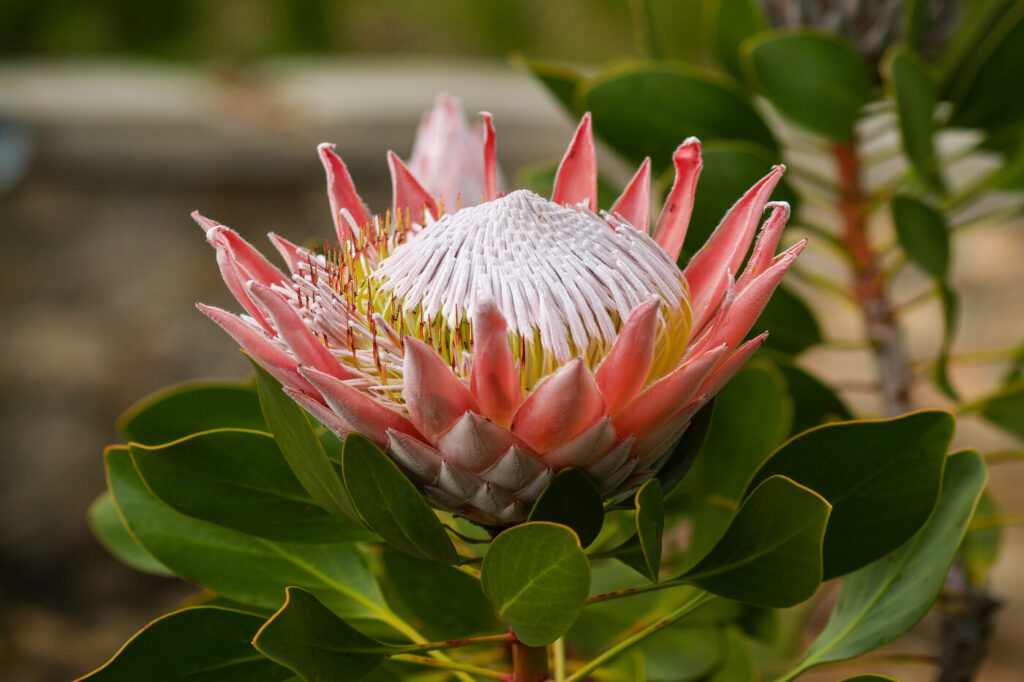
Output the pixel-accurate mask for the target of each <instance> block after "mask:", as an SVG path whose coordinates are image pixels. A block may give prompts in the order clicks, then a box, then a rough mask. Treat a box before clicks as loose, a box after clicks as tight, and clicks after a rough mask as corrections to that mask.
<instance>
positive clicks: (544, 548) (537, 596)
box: [481, 522, 590, 646]
mask: <svg viewBox="0 0 1024 682" xmlns="http://www.w3.org/2000/svg"><path fill="white" fill-rule="evenodd" d="M481 578H482V581H483V589H484V594H486V595H487V598H488V599H490V600H491V603H492V604H494V606H495V608H497V610H498V614H499V615H500V616H501V617H502V618H503V619H505V621H506V622H507V623H508V624H509V625H510V626H512V630H513V631H514V632H515V633H516V636H517V637H518V638H519V639H520V640H521V641H522V642H523V643H525V644H527V645H529V646H545V645H547V644H550V643H551V642H553V641H555V640H556V639H558V638H559V637H561V636H562V635H563V634H564V633H565V631H566V630H568V629H569V627H570V626H572V624H573V622H575V620H576V617H577V616H578V615H579V613H580V610H581V609H582V608H583V603H584V602H585V601H586V599H587V593H588V592H589V589H590V562H589V561H588V560H587V556H586V554H584V553H583V550H582V549H581V548H580V545H579V539H578V538H577V537H576V534H575V533H574V532H573V531H572V530H571V529H569V528H567V527H566V526H560V525H558V524H554V523H547V522H533V523H524V524H522V525H519V526H514V527H512V528H509V529H508V530H506V531H504V532H502V533H501V534H500V535H498V537H496V538H495V539H494V542H492V543H491V546H490V548H489V549H488V550H487V554H486V555H485V556H484V562H483V566H482V569H481Z"/></svg>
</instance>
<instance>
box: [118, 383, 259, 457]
mask: <svg viewBox="0 0 1024 682" xmlns="http://www.w3.org/2000/svg"><path fill="white" fill-rule="evenodd" d="M117 425H118V429H119V430H120V431H121V433H122V434H124V437H125V438H126V439H127V440H129V441H131V442H133V443H141V444H142V445H160V444H162V443H169V442H171V441H172V440H178V439H179V438H184V437H185V436H188V435H191V434H193V433H198V432H200V431H209V430H211V429H223V428H236V429H252V430H254V431H266V430H267V422H266V420H265V419H264V418H263V412H262V411H261V410H260V402H259V398H258V397H257V396H256V391H255V389H254V388H253V386H252V384H245V383H241V382H231V381H187V382H184V383H180V384H174V385H172V386H168V387H166V388H163V389H161V390H159V391H157V392H156V393H153V394H151V395H148V396H146V397H145V398H143V399H142V400H140V401H139V402H137V403H135V404H134V405H133V406H131V407H130V408H128V411H127V412H125V413H124V414H123V415H121V418H120V419H119V420H118V424H117Z"/></svg>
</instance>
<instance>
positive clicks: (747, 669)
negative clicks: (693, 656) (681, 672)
mask: <svg viewBox="0 0 1024 682" xmlns="http://www.w3.org/2000/svg"><path fill="white" fill-rule="evenodd" d="M724 632H725V660H724V661H723V662H722V665H721V666H719V667H718V668H717V669H716V670H715V672H714V674H712V675H711V677H709V678H708V682H739V680H744V682H758V681H759V680H760V679H761V673H760V671H759V670H758V668H757V660H756V659H755V658H754V653H753V652H752V651H751V650H750V645H749V644H748V643H747V638H746V637H744V636H743V631H742V630H741V629H739V628H738V627H729V628H726V629H725V630H724Z"/></svg>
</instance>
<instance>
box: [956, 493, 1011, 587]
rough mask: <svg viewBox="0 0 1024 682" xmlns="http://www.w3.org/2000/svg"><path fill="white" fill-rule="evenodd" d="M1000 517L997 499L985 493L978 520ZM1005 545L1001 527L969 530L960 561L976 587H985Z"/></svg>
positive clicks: (978, 509)
mask: <svg viewBox="0 0 1024 682" xmlns="http://www.w3.org/2000/svg"><path fill="white" fill-rule="evenodd" d="M998 515H999V505H998V504H997V503H996V500H995V497H993V495H992V494H991V493H990V492H989V491H987V490H986V491H985V492H983V493H982V494H981V498H980V499H979V500H978V508H977V510H976V513H975V518H976V519H991V518H993V517H996V516H998ZM1002 544H1003V528H1002V526H999V525H993V526H987V527H982V528H968V530H967V534H966V535H964V541H963V543H962V544H961V545H960V559H961V560H962V561H963V563H964V568H966V569H967V575H968V577H969V578H970V580H971V582H972V583H973V584H975V585H984V584H985V582H986V580H987V579H988V573H989V571H990V570H991V569H992V567H993V566H994V565H995V563H996V560H998V559H999V550H1000V549H1001V547H1002Z"/></svg>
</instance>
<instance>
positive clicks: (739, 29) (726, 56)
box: [705, 0, 768, 80]
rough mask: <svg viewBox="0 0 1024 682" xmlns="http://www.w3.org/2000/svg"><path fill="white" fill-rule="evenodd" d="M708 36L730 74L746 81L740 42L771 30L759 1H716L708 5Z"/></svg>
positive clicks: (720, 61) (721, 62)
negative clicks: (741, 61) (741, 60)
mask: <svg viewBox="0 0 1024 682" xmlns="http://www.w3.org/2000/svg"><path fill="white" fill-rule="evenodd" d="M708 4H710V5H711V6H710V7H708V8H706V9H705V11H706V12H707V13H708V17H709V24H710V25H709V26H708V29H709V30H708V35H710V36H711V39H712V40H713V41H714V52H715V57H717V59H718V63H719V64H721V65H722V68H724V69H725V70H726V71H728V72H729V73H731V74H732V75H733V76H734V77H736V78H737V79H738V80H743V78H744V77H745V75H746V74H744V73H743V66H742V64H741V63H740V43H742V42H743V41H744V40H746V39H747V38H749V37H750V36H752V35H754V34H755V33H760V32H761V31H763V30H765V29H766V28H767V27H768V22H767V21H765V18H764V12H762V11H761V6H760V5H759V4H758V3H757V1H756V0H716V1H715V2H712V3H708Z"/></svg>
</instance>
